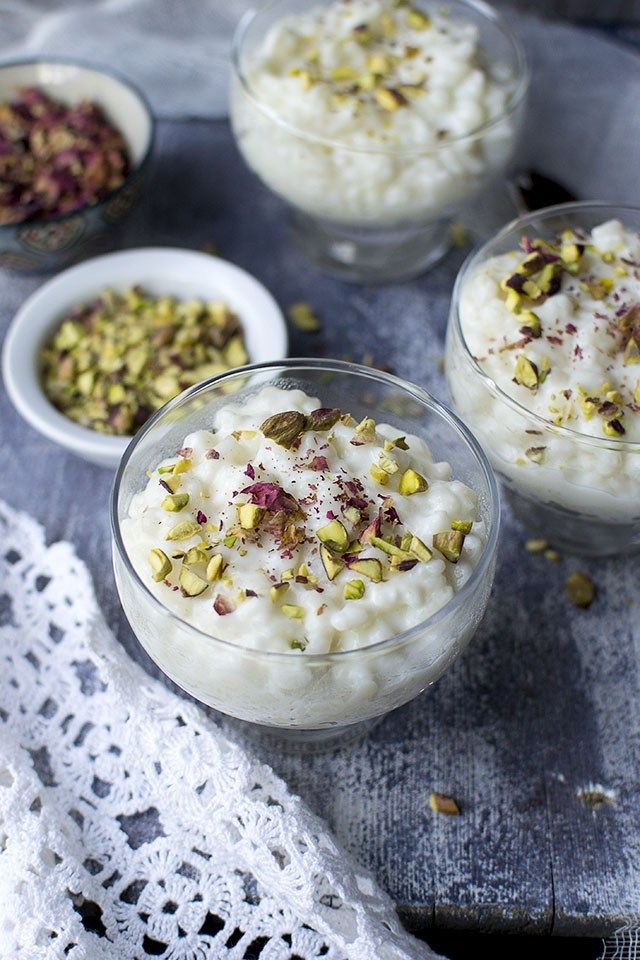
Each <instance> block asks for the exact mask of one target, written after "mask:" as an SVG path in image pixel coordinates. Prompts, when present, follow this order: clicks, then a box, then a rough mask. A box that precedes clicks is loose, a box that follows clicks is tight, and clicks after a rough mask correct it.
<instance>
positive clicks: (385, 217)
mask: <svg viewBox="0 0 640 960" xmlns="http://www.w3.org/2000/svg"><path fill="white" fill-rule="evenodd" d="M332 2H335V0H271V2H270V3H267V4H265V5H264V6H260V8H259V9H257V10H255V11H252V12H251V13H249V14H248V15H247V16H246V17H245V18H244V19H243V20H242V22H241V24H240V26H239V28H238V32H237V34H236V38H235V42H234V50H233V70H232V83H231V105H230V117H231V123H232V127H233V131H234V134H235V137H236V140H237V142H238V147H239V149H240V152H241V153H242V155H243V157H244V159H245V161H246V162H247V164H248V166H249V167H250V168H251V169H252V170H253V171H254V173H256V174H257V176H258V177H260V179H261V180H262V181H263V182H264V183H265V184H266V185H267V186H268V187H269V188H270V189H271V190H273V191H274V192H275V193H276V194H278V196H280V197H281V198H282V199H283V200H285V201H286V202H287V203H288V204H289V206H290V208H291V211H292V220H293V227H294V231H295V235H296V239H297V241H298V244H299V246H301V248H302V249H303V251H304V252H305V253H306V254H307V256H308V257H309V258H310V259H312V260H314V261H315V262H316V263H318V264H319V265H320V266H321V267H323V268H324V269H326V270H327V271H328V272H330V273H333V274H335V275H338V276H340V277H342V278H344V279H346V280H357V281H368V282H374V283H379V282H383V281H387V280H397V279H401V278H407V277H411V276H416V275H417V274H419V273H421V272H423V271H424V270H426V269H427V268H428V267H430V266H431V265H433V264H434V263H435V262H436V261H437V260H439V259H440V258H441V257H442V255H443V254H444V252H445V251H446V250H447V249H448V247H449V243H450V224H451V220H452V219H453V218H454V217H455V216H456V215H458V214H459V212H460V211H461V209H462V208H463V207H464V206H465V205H466V204H467V203H468V202H470V201H471V200H472V199H473V198H474V197H475V196H477V195H478V194H479V193H480V192H481V191H482V190H483V189H485V188H486V186H487V184H488V183H489V182H490V181H491V180H493V179H494V178H496V177H498V176H500V175H501V174H502V173H503V171H504V169H505V167H506V166H507V164H508V163H509V161H510V159H511V157H512V154H513V151H514V149H515V145H516V141H517V138H518V134H519V131H520V127H521V124H522V120H523V115H524V101H525V96H526V92H527V88H528V82H529V72H528V68H527V65H526V60H525V55H524V51H523V48H522V46H521V44H520V42H519V40H518V39H517V37H516V36H515V35H514V34H513V33H512V32H511V30H510V28H509V26H508V25H507V23H506V22H505V21H504V20H503V19H502V18H501V16H500V15H499V14H498V13H497V12H496V11H495V10H493V8H492V7H490V6H488V5H487V4H486V3H483V2H480V0H452V2H450V3H448V4H446V8H447V13H450V16H451V20H452V21H453V20H459V21H462V22H464V23H465V24H470V25H471V26H472V27H473V28H475V30H476V31H477V36H478V56H477V58H476V59H477V61H478V63H479V64H480V65H481V66H482V68H483V70H484V72H485V74H486V75H487V76H489V77H490V78H491V80H492V81H493V82H494V84H495V86H496V88H499V89H500V92H501V94H503V102H501V104H500V107H499V108H498V109H497V110H496V111H495V112H494V115H493V116H492V118H491V119H488V120H483V119H482V118H483V117H484V116H485V111H486V109H487V106H488V103H489V102H490V99H491V96H487V95H486V93H484V94H483V93H482V91H483V90H484V85H486V81H485V80H484V78H482V80H481V79H480V77H481V75H480V73H479V71H478V70H477V69H476V70H475V71H472V73H475V76H472V77H471V84H472V87H473V93H472V92H471V88H470V91H469V94H468V96H465V97H463V98H462V100H461V101H459V102H457V103H456V104H455V105H454V106H451V104H450V103H449V98H448V95H446V96H444V97H443V99H444V100H445V101H446V102H444V103H443V104H442V106H441V108H440V110H439V113H438V120H439V123H440V125H441V127H442V128H443V129H442V130H439V131H438V135H437V137H434V136H433V135H432V132H431V133H427V132H426V131H425V130H423V132H422V135H421V136H418V130H419V129H420V122H417V114H416V115H415V116H406V117H404V116H403V117H402V119H403V120H405V121H406V123H405V124H404V126H403V127H402V130H403V133H402V134H400V133H397V134H394V135H393V136H389V135H388V134H387V130H388V129H389V121H388V117H389V116H390V114H387V115H386V116H385V115H384V113H382V114H381V115H380V116H379V117H378V118H377V119H372V117H371V114H366V111H362V110H360V109H356V108H354V113H353V115H351V116H350V115H349V113H348V110H344V111H342V109H341V108H340V107H337V108H334V107H332V108H330V109H328V110H327V108H326V105H324V102H323V101H322V100H319V99H318V97H317V94H318V93H319V92H320V93H321V92H322V90H323V89H324V87H323V83H318V84H316V85H315V87H314V88H312V89H310V90H306V91H305V90H304V89H302V87H301V86H300V85H299V84H298V83H297V81H296V83H295V86H293V87H287V86H286V84H287V82H288V78H285V79H284V81H283V80H282V79H281V78H278V80H277V81H276V80H274V77H273V76H271V75H269V76H267V77H266V81H267V82H266V85H265V84H264V83H261V82H259V80H258V74H257V73H256V63H257V61H258V59H259V57H260V55H261V53H262V52H263V50H264V49H265V43H266V46H267V47H268V48H269V50H270V51H271V52H272V50H273V45H274V44H273V35H272V33H271V31H272V30H273V29H274V27H277V25H278V23H279V22H280V21H282V20H283V18H287V17H290V16H292V15H299V14H306V13H308V12H309V11H310V10H312V9H317V8H318V7H320V8H321V7H323V6H326V7H329V6H330V5H331V3H332ZM413 6H414V7H415V8H416V12H417V11H419V15H420V16H422V15H424V16H425V18H429V17H430V16H431V17H432V16H433V15H434V13H437V12H438V10H439V9H441V7H440V8H439V5H438V4H436V3H425V2H421V0H416V3H414V4H413ZM389 9H391V10H393V9H394V8H393V6H392V5H389ZM345 10H348V8H346V7H345ZM431 33H432V34H433V37H434V42H437V39H438V30H437V29H436V28H435V27H433V28H432V30H431ZM424 35H425V37H426V36H427V33H426V32H425V34H424ZM265 38H266V39H265ZM322 42H324V41H322ZM465 42H466V41H465ZM310 43H311V39H310ZM335 56H337V54H336V52H335V51H326V50H324V51H323V57H324V58H325V59H327V60H331V59H332V58H334V57H335ZM432 59H433V58H432ZM458 66H459V65H457V64H456V65H453V64H451V63H446V64H444V65H443V66H442V67H441V68H437V67H435V68H433V69H434V70H435V69H441V70H442V71H443V74H444V72H447V73H448V72H449V71H451V70H455V69H457V68H458ZM469 76H470V75H469ZM263 79H264V78H263ZM438 79H439V78H438V76H437V74H436V76H435V78H434V77H432V76H431V75H430V74H429V76H428V78H427V80H426V83H427V84H429V83H435V84H436V86H437V82H438ZM468 79H469V78H467V82H468ZM462 82H465V81H462ZM265 90H266V91H268V93H266V94H265ZM494 93H495V90H494V91H492V95H493V94H494ZM292 95H295V100H292ZM347 96H348V94H347ZM483 96H484V100H483V99H482V98H483ZM478 98H480V102H477V100H478ZM472 100H473V103H472V102H471V101H472ZM485 100H486V102H485ZM409 109H410V108H409ZM461 111H462V112H461ZM407 112H408V111H407ZM400 113H401V111H399V112H398V115H400ZM365 115H366V116H368V120H367V121H366V123H365V121H364V120H363V117H364V116H365ZM449 122H450V123H451V127H452V131H453V130H456V131H457V130H461V131H462V132H461V133H457V132H456V133H454V132H449V131H447V130H446V129H444V128H446V127H447V124H448V123H449ZM373 128H376V131H375V138H374V137H373V135H372V129H373ZM406 130H410V131H411V138H408V137H407V135H406V133H405V132H404V131H406Z"/></svg>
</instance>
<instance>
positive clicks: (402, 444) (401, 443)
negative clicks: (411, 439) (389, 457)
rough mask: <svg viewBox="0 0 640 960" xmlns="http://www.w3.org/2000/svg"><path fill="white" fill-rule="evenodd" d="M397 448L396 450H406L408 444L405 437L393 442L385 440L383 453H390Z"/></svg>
mask: <svg viewBox="0 0 640 960" xmlns="http://www.w3.org/2000/svg"><path fill="white" fill-rule="evenodd" d="M395 447H397V448H398V450H408V449H409V444H408V443H407V438H406V437H396V438H395V440H385V442H384V451H385V453H391V451H392V450H393V449H394V448H395Z"/></svg>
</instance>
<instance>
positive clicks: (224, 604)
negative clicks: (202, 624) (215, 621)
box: [213, 593, 235, 617]
mask: <svg viewBox="0 0 640 960" xmlns="http://www.w3.org/2000/svg"><path fill="white" fill-rule="evenodd" d="M213 609H214V610H215V612H216V613H217V614H218V616H219V617H226V615H227V614H228V613H233V611H234V610H235V604H233V603H232V602H231V600H227V598H226V597H223V596H222V594H220V593H219V594H218V596H217V597H216V599H215V600H214V601H213Z"/></svg>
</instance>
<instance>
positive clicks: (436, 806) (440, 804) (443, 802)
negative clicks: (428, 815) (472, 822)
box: [429, 792, 460, 817]
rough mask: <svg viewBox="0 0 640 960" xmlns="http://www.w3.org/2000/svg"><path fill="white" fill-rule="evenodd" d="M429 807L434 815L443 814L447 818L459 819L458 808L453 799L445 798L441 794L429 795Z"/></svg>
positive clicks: (433, 793)
mask: <svg viewBox="0 0 640 960" xmlns="http://www.w3.org/2000/svg"><path fill="white" fill-rule="evenodd" d="M429 807H430V809H431V810H433V812H434V813H443V814H445V816H448V817H459V816H460V807H459V806H458V804H457V803H456V801H455V800H454V799H453V797H446V796H445V795H444V794H443V793H435V792H432V793H430V794H429Z"/></svg>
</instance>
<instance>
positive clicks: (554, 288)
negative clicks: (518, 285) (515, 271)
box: [529, 263, 562, 299]
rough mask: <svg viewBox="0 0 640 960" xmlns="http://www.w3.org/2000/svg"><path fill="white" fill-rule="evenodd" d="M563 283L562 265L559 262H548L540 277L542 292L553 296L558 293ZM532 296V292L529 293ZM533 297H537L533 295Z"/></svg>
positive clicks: (539, 282)
mask: <svg viewBox="0 0 640 960" xmlns="http://www.w3.org/2000/svg"><path fill="white" fill-rule="evenodd" d="M561 283H562V267H561V266H560V264H559V263H547V265H546V266H545V267H544V268H543V270H542V273H541V274H540V276H539V277H538V287H539V289H540V291H541V292H542V293H545V294H546V295H547V296H548V297H552V296H553V295H554V294H556V293H558V291H559V290H560V286H561ZM529 296H530V294H529ZM532 299H535V298H534V297H532Z"/></svg>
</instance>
